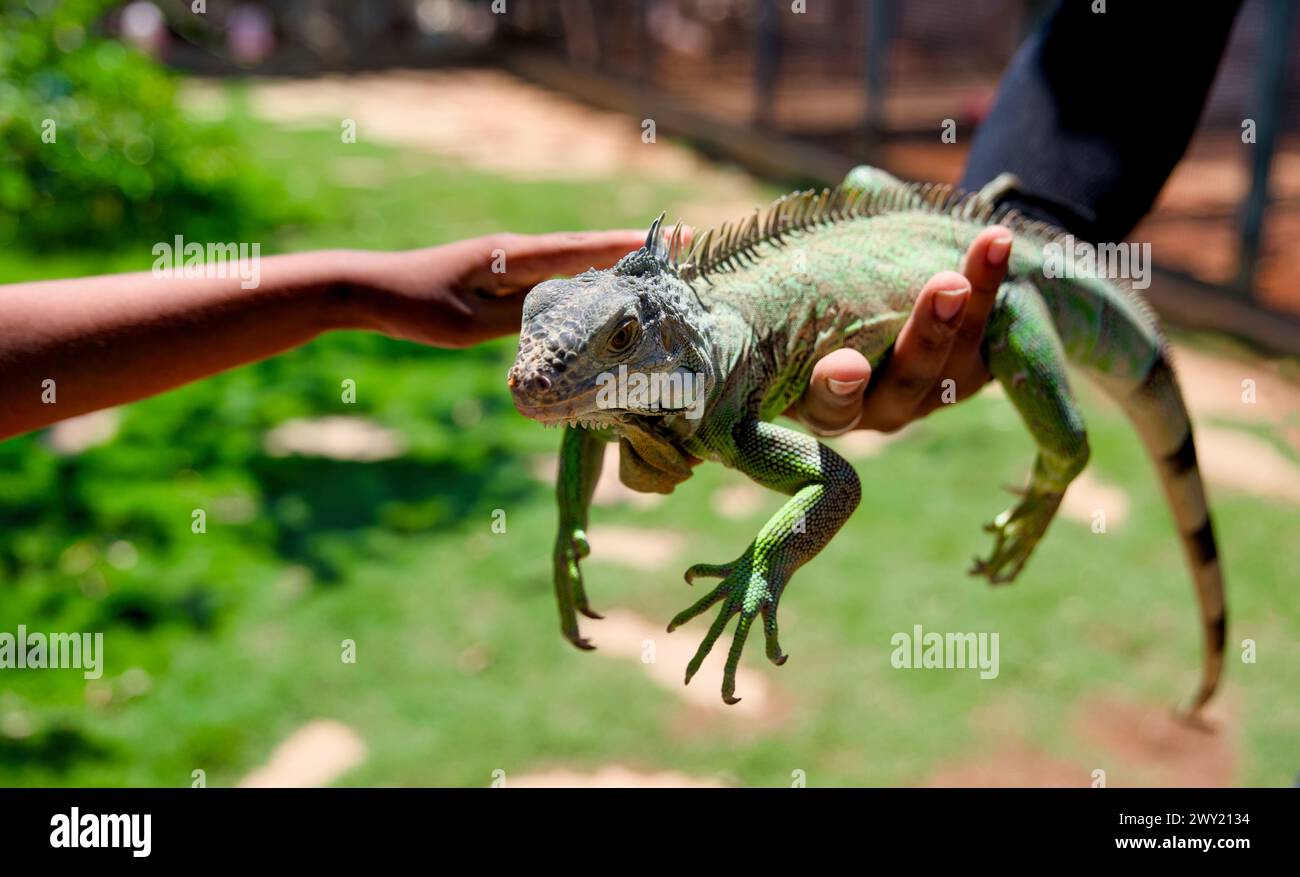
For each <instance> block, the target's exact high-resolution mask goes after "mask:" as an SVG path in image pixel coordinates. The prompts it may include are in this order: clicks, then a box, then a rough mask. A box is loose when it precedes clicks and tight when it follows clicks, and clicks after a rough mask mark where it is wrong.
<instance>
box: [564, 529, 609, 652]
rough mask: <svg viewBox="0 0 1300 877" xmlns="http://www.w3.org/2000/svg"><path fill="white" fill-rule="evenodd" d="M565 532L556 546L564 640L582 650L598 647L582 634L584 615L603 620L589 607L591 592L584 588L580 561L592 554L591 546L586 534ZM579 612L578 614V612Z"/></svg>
mask: <svg viewBox="0 0 1300 877" xmlns="http://www.w3.org/2000/svg"><path fill="white" fill-rule="evenodd" d="M568 534H569V535H568V537H567V538H566V537H565V535H564V532H563V531H562V532H561V534H560V538H559V539H558V540H556V544H555V558H554V561H555V582H556V597H557V599H558V601H559V606H560V629H561V630H562V631H563V633H564V638H565V639H567V640H568V641H569V642H571V643H573V644H574V645H575V646H577V647H578V648H580V649H584V650H588V651H589V650H591V649H594V648H596V647H595V646H593V645H592V644H591V641H590V640H588V639H587V638H586V637H584V636H582V635H580V634H579V633H578V616H577V614H576V612H581V613H582V614H583V615H585V616H587V617H588V618H601V617H602V616H600V615H599V614H597V613H596V612H593V611H592V610H591V607H590V606H589V605H588V604H587V591H586V589H584V588H583V586H582V569H581V567H579V565H578V564H579V562H580V561H581V560H582V559H583V558H584V557H586V556H587V555H588V554H591V544H590V543H589V542H588V541H587V533H586V531H584V530H582V529H579V528H576V527H575V528H573V529H570V530H568ZM575 610H576V612H575Z"/></svg>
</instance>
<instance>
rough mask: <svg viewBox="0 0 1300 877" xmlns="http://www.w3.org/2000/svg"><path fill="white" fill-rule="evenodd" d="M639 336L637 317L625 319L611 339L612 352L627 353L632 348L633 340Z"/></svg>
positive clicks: (610, 350) (610, 347) (610, 349)
mask: <svg viewBox="0 0 1300 877" xmlns="http://www.w3.org/2000/svg"><path fill="white" fill-rule="evenodd" d="M636 338H637V322H636V317H629V318H628V319H626V320H624V321H623V325H621V326H619V327H618V329H617V330H615V332H614V334H613V335H611V336H610V339H609V352H610V353H627V351H628V350H630V349H631V347H632V344H633V342H635V341H636Z"/></svg>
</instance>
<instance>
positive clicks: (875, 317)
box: [509, 167, 1225, 711]
mask: <svg viewBox="0 0 1300 877" xmlns="http://www.w3.org/2000/svg"><path fill="white" fill-rule="evenodd" d="M1014 185H1015V183H1014V180H1010V179H999V180H998V181H995V183H994V184H991V185H990V187H987V188H986V189H985V190H984V191H983V192H981V193H978V194H973V195H967V196H964V197H958V196H957V195H955V194H954V193H952V192H951V191H950V190H948V189H946V188H944V187H937V186H917V185H913V184H904V183H901V182H899V181H897V180H895V179H894V178H892V177H890V176H889V175H887V174H885V173H883V172H881V171H878V170H875V169H872V168H866V167H863V168H858V169H856V170H854V171H853V172H852V173H851V174H850V175H849V177H848V179H846V180H845V182H844V184H842V185H841V186H839V187H837V188H836V189H833V190H827V191H823V192H821V193H813V192H802V193H796V194H794V195H790V196H787V197H785V198H782V199H780V200H778V201H777V202H776V203H775V204H773V205H772V206H771V207H770V208H768V209H767V210H766V211H759V212H756V213H755V214H754V215H753V216H751V217H749V218H748V219H747V220H743V221H741V222H739V223H736V224H734V225H727V226H723V228H722V229H721V230H719V231H709V232H706V233H705V234H702V235H700V236H698V237H697V238H696V240H695V243H694V246H693V247H692V248H691V251H690V252H689V253H687V254H684V253H682V252H681V250H682V249H683V248H682V247H681V238H680V233H678V232H675V233H674V234H673V235H672V237H671V239H670V241H669V242H668V243H667V244H665V243H664V241H663V239H662V238H661V236H660V230H659V222H658V221H656V222H655V224H654V226H653V227H652V228H651V229H650V234H649V236H648V237H647V238H646V244H645V246H644V247H643V248H641V249H640V250H637V251H635V252H633V253H630V254H628V255H627V256H626V257H624V258H623V259H622V260H621V261H620V262H619V263H618V264H617V265H616V266H615V267H614V268H612V269H610V270H608V271H594V270H593V271H588V272H586V273H585V274H582V275H579V276H577V277H574V278H571V279H565V280H552V281H548V282H546V283H542V284H540V285H539V286H537V287H536V288H535V289H534V290H533V291H532V292H531V293H529V295H528V297H527V298H526V300H525V302H524V313H523V326H522V329H521V332H520V343H519V354H518V357H517V359H516V361H515V364H514V366H513V368H512V369H511V370H510V378H509V384H510V387H511V389H512V392H513V395H514V401H515V405H516V407H517V408H518V409H519V410H520V411H521V412H522V413H523V414H525V415H527V416H528V417H531V418H533V419H535V420H538V421H542V422H544V423H549V424H561V425H563V426H564V427H565V429H564V439H563V443H562V445H561V451H560V475H559V484H558V489H557V493H558V499H559V508H560V533H559V538H558V540H557V542H556V546H555V555H554V573H555V593H556V599H557V600H558V603H559V610H560V624H561V629H562V630H563V632H564V635H565V637H567V638H568V639H569V640H570V641H571V642H573V643H574V644H575V645H577V646H579V647H581V648H590V645H589V644H588V643H587V641H586V640H585V639H583V638H582V637H581V636H580V634H579V631H578V622H577V615H576V613H577V612H582V613H583V614H584V615H587V616H589V617H592V618H598V617H599V616H598V615H595V614H594V613H593V612H592V611H591V610H590V608H589V607H588V604H587V597H586V594H585V592H584V589H583V584H582V576H581V572H580V570H579V566H578V564H579V561H580V560H581V559H582V558H583V557H585V556H586V555H587V553H588V551H589V548H588V545H587V539H586V534H585V530H586V527H587V510H588V505H589V502H590V499H591V494H592V490H593V488H594V486H595V483H596V479H597V476H598V475H599V472H600V466H601V461H602V459H603V456H604V455H603V453H602V448H603V446H604V444H605V442H608V441H618V442H619V444H620V473H619V474H620V477H621V478H622V480H623V481H624V482H625V483H626V484H628V485H629V486H631V487H633V488H635V489H637V490H641V491H657V492H662V493H668V492H670V491H671V490H672V489H673V487H674V486H675V485H676V484H678V483H680V482H681V481H683V480H685V479H686V478H688V477H689V476H690V474H691V467H692V465H693V464H694V463H695V462H698V461H700V460H712V461H716V462H720V463H723V464H725V465H727V466H731V467H733V468H735V469H738V470H740V471H741V472H743V473H745V474H746V475H748V476H749V477H750V478H751V479H753V480H754V481H756V482H757V483H759V484H761V485H763V486H765V487H769V488H771V489H773V490H777V491H780V492H781V493H784V494H786V495H787V496H789V497H790V499H789V500H788V501H787V502H786V504H785V505H784V506H783V507H782V508H781V510H780V511H778V512H777V513H776V514H775V515H774V516H773V517H772V518H771V520H769V521H768V522H767V523H766V524H765V525H764V526H763V528H762V529H761V530H760V531H759V533H758V535H757V536H756V537H755V539H754V541H753V542H752V543H751V544H750V546H749V547H748V548H747V549H745V551H744V553H743V554H741V555H740V557H738V558H736V559H735V560H733V561H731V562H730V563H723V564H716V565H715V564H697V565H696V566H693V567H691V568H690V569H689V570H687V571H686V580H687V581H688V582H689V581H692V580H693V579H694V578H696V577H699V576H709V577H715V578H720V579H721V580H722V582H721V584H720V585H718V586H717V587H716V588H714V589H713V590H712V591H711V592H710V593H709V594H708V595H706V596H705V597H703V598H702V599H701V600H699V601H698V602H697V603H696V604H695V605H694V606H692V607H690V608H689V609H687V610H685V611H684V612H682V613H680V614H679V615H678V616H677V617H676V618H674V619H673V620H672V623H671V624H670V625H669V627H668V629H669V630H670V631H671V630H673V629H674V628H676V627H677V626H679V625H681V624H684V623H686V622H687V621H689V620H690V619H692V618H694V617H695V616H697V615H699V614H701V613H703V612H704V611H705V610H707V609H709V608H710V607H712V606H714V605H715V604H721V610H720V611H719V612H718V614H717V617H716V619H715V620H714V622H713V625H712V627H710V629H709V631H708V633H707V634H706V635H705V637H704V641H703V642H702V643H701V644H700V647H699V650H698V651H697V652H696V654H695V657H694V658H693V659H692V660H691V662H690V664H689V665H688V667H687V669H686V680H687V682H689V681H690V679H691V676H692V675H694V673H695V672H696V670H698V669H699V666H700V664H701V662H702V661H703V660H704V657H705V656H706V655H707V654H708V653H709V651H710V649H711V648H712V647H713V644H714V643H715V642H716V640H717V639H718V637H719V636H720V635H721V634H722V631H723V628H724V626H725V625H726V624H727V622H728V620H729V619H730V618H731V616H733V615H738V616H739V617H740V618H739V621H738V623H737V626H736V629H735V633H734V635H733V637H732V642H731V649H730V652H729V654H728V656H727V662H726V670H725V672H724V676H723V681H722V696H723V699H724V700H726V701H727V702H728V703H734V702H735V700H736V698H735V697H734V692H735V674H736V668H737V665H738V662H739V660H740V654H741V650H742V649H743V647H744V644H745V640H746V637H747V636H748V635H749V631H750V627H751V626H752V625H753V623H754V621H755V620H756V619H758V618H761V619H762V626H763V632H764V635H765V637H766V641H767V656H768V657H769V658H770V659H771V660H772V661H774V662H776V663H777V664H781V663H783V662H784V661H785V654H784V653H783V652H782V651H781V646H780V644H779V642H778V640H777V607H778V604H779V602H780V599H781V596H782V594H783V593H784V591H785V586H786V583H787V582H788V581H789V580H790V576H791V575H792V574H793V573H794V571H795V570H796V569H798V568H799V567H800V566H802V565H803V564H804V563H806V562H807V561H808V560H810V559H811V558H812V557H814V556H816V555H817V553H818V552H819V551H821V549H822V548H823V547H824V546H825V545H826V544H827V543H828V542H829V541H830V539H831V537H832V536H834V535H835V532H836V531H837V530H839V528H840V527H841V526H842V525H843V524H844V522H845V520H847V519H848V517H849V515H850V514H852V512H853V510H854V508H856V506H857V504H858V500H859V498H860V495H861V488H860V485H859V482H858V477H857V474H856V473H855V472H854V470H853V467H852V466H850V465H849V464H848V462H846V461H845V460H844V459H843V458H842V457H840V456H839V454H837V453H835V452H834V451H833V450H831V449H830V448H828V447H826V446H825V445H824V444H822V443H821V442H819V441H818V440H817V439H816V438H814V437H812V436H809V435H806V434H804V433H802V432H798V431H796V430H794V429H790V428H787V427H784V426H779V425H777V424H774V423H772V422H770V421H771V420H772V419H773V418H774V417H776V416H777V415H778V414H780V413H781V412H783V411H785V410H786V409H787V408H788V407H789V406H790V405H791V404H792V403H794V402H795V401H796V399H797V398H798V397H799V396H800V394H801V393H802V392H803V390H804V389H805V388H806V387H807V386H808V381H809V378H810V376H811V373H812V369H813V365H814V364H815V363H816V362H817V360H818V359H819V358H820V357H822V356H823V355H825V354H826V353H829V352H830V351H832V350H835V349H837V348H839V347H852V348H854V349H856V350H858V351H860V352H861V353H862V354H863V355H864V356H866V357H867V359H869V360H870V361H871V363H872V364H873V365H876V364H878V363H880V362H881V361H882V359H883V358H884V357H885V356H886V355H887V353H888V352H889V351H890V349H891V347H892V345H893V343H894V339H895V337H896V336H897V335H898V332H899V330H900V329H901V328H902V326H903V324H904V322H905V320H906V319H907V317H908V315H909V314H910V312H911V310H912V305H913V302H914V301H915V298H916V296H917V294H918V293H919V291H920V290H921V287H922V286H923V284H924V283H925V282H926V280H927V279H928V278H929V277H930V276H931V275H933V274H934V273H935V272H937V271H939V270H941V269H945V268H959V267H960V265H961V261H962V257H963V256H964V254H965V252H966V249H967V247H968V245H969V244H970V242H971V240H972V239H973V238H974V237H975V236H976V235H977V234H978V233H979V232H980V231H981V230H982V229H983V228H985V227H986V226H987V225H989V224H991V223H994V222H1000V223H1002V224H1003V225H1006V226H1008V227H1009V228H1010V229H1011V230H1012V231H1013V233H1014V243H1013V246H1012V251H1011V257H1010V261H1009V265H1008V271H1007V277H1006V280H1005V282H1004V283H1003V284H1002V286H1001V288H1000V290H999V292H998V296H997V301H996V304H995V306H994V309H993V312H992V314H991V316H990V318H989V321H988V326H987V329H986V332H985V337H984V343H983V350H984V354H985V359H986V361H987V364H988V368H989V371H990V372H991V373H992V375H993V377H994V378H995V379H997V380H998V381H999V382H1000V383H1001V384H1002V387H1003V389H1004V390H1005V391H1006V395H1007V397H1008V398H1009V399H1010V400H1011V402H1012V404H1013V405H1014V406H1015V407H1016V409H1017V410H1018V411H1019V412H1020V415H1021V417H1022V418H1023V420H1024V423H1025V426H1026V427H1027V428H1028V430H1029V432H1030V433H1031V434H1032V435H1033V437H1034V440H1035V442H1036V444H1037V447H1038V455H1037V459H1036V460H1035V462H1034V467H1033V471H1032V474H1031V475H1030V477H1029V482H1028V484H1027V486H1026V487H1025V490H1024V492H1023V494H1022V496H1021V498H1020V500H1019V502H1018V503H1016V505H1015V506H1014V507H1013V508H1011V509H1008V510H1007V511H1004V512H1002V513H1001V514H1000V515H998V516H997V517H996V518H994V520H993V522H992V523H991V524H989V525H988V527H987V528H986V529H988V530H989V531H991V532H992V533H993V534H994V540H995V541H994V546H993V550H992V553H991V554H990V556H989V557H988V558H987V559H985V560H980V561H977V562H976V564H975V567H974V568H973V569H972V572H973V573H975V574H977V575H981V576H984V577H986V578H988V579H989V581H990V582H994V583H999V582H1006V581H1010V580H1011V579H1012V578H1014V577H1015V576H1016V575H1017V574H1018V573H1019V572H1020V570H1021V569H1022V568H1023V567H1024V564H1025V561H1026V560H1027V559H1028V557H1029V555H1030V553H1031V552H1032V551H1033V548H1034V546H1035V545H1036V544H1037V543H1038V541H1039V540H1040V539H1041V538H1042V536H1043V533H1044V532H1045V531H1046V529H1047V526H1048V524H1049V523H1051V520H1052V518H1053V516H1054V515H1055V514H1056V510H1057V508H1058V506H1059V505H1060V503H1061V497H1062V495H1063V494H1064V493H1065V489H1066V487H1067V486H1068V485H1069V484H1070V482H1071V480H1072V479H1073V478H1074V477H1075V476H1076V475H1078V474H1079V472H1080V471H1081V470H1082V469H1083V467H1084V465H1085V464H1086V463H1087V462H1088V439H1087V435H1086V433H1085V431H1084V424H1083V419H1082V417H1081V416H1080V413H1079V409H1078V405H1077V404H1076V402H1075V398H1074V393H1073V392H1072V391H1071V389H1070V385H1069V382H1068V380H1067V377H1066V363H1067V362H1069V363H1072V364H1073V365H1075V366H1077V367H1079V368H1080V369H1082V370H1083V371H1084V372H1086V373H1087V374H1088V375H1089V376H1091V377H1092V378H1094V379H1095V380H1096V381H1097V382H1098V384H1099V385H1100V386H1101V388H1102V389H1103V390H1104V391H1105V392H1106V393H1107V394H1108V395H1110V396H1111V397H1112V398H1114V399H1115V400H1116V401H1117V402H1118V403H1119V404H1120V406H1121V407H1122V408H1123V410H1124V411H1125V412H1126V413H1127V414H1128V416H1129V418H1130V419H1131V420H1132V422H1133V423H1134V425H1135V427H1136V428H1137V431H1138V432H1139V434H1140V435H1141V437H1142V441H1143V442H1144V444H1145V445H1146V447H1147V449H1148V451H1149V452H1150V453H1151V455H1152V457H1153V458H1154V460H1155V462H1156V464H1157V467H1158V469H1159V473H1160V478H1161V481H1162V483H1163V485H1164V488H1165V492H1166V495H1167V498H1168V501H1169V505H1170V508H1171V509H1172V511H1173V515H1174V520H1175V521H1176V523H1177V526H1178V529H1179V531H1180V533H1181V534H1182V541H1183V546H1184V549H1185V551H1186V554H1187V557H1188V559H1189V561H1190V564H1191V569H1192V575H1193V577H1194V579H1195V583H1196V591H1197V596H1198V598H1199V604H1200V611H1201V620H1202V623H1203V626H1204V637H1205V664H1204V669H1203V674H1202V677H1201V682H1200V687H1199V689H1198V691H1197V693H1196V695H1195V698H1194V700H1193V703H1192V710H1193V711H1195V710H1198V709H1199V708H1200V707H1201V706H1202V705H1204V704H1205V702H1206V701H1207V700H1208V699H1209V698H1210V696H1211V695H1212V694H1213V693H1214V690H1215V687H1216V686H1217V684H1218V680H1219V675H1220V671H1221V668H1222V664H1223V648H1224V638H1225V611H1224V600H1223V581H1222V575H1221V572H1220V566H1219V561H1218V557H1217V550H1216V547H1215V540H1214V531H1213V528H1212V526H1211V523H1210V518H1209V513H1208V507H1207V504H1206V498H1205V493H1204V490H1203V488H1202V485H1201V477H1200V473H1199V470H1198V468H1197V463H1196V448H1195V444H1194V443H1193V440H1192V430H1191V423H1190V421H1189V419H1188V415H1187V409H1186V406H1185V405H1184V403H1183V399H1182V396H1181V394H1180V392H1179V389H1178V385H1177V382H1176V381H1175V379H1174V373H1173V371H1172V370H1171V368H1170V364H1169V351H1168V346H1167V344H1166V342H1165V340H1164V338H1163V336H1162V335H1161V332H1160V329H1159V327H1158V326H1157V324H1156V320H1155V318H1154V316H1153V315H1152V313H1151V311H1150V310H1149V309H1148V308H1147V306H1146V305H1145V303H1144V302H1143V301H1142V300H1141V298H1140V297H1139V296H1138V295H1137V293H1135V292H1134V291H1133V290H1131V289H1128V288H1126V287H1121V286H1120V285H1118V283H1117V282H1112V281H1108V280H1102V279H1090V278H1087V277H1071V278H1070V279H1064V278H1055V277H1049V276H1047V273H1045V271H1044V247H1045V246H1047V245H1048V244H1050V243H1052V242H1053V241H1054V240H1056V239H1057V237H1058V236H1059V235H1060V234H1061V233H1060V232H1059V231H1058V230H1056V229H1054V228H1052V227H1050V226H1047V225H1044V224H1041V223H1036V222H1029V221H1026V220H1023V219H1019V218H1017V217H1016V216H1015V215H1014V214H1011V213H1008V212H1007V211H1005V210H1003V209H1001V208H998V207H996V206H995V203H994V202H995V199H996V197H997V196H998V195H999V194H1000V193H1001V192H1002V191H1005V190H1006V189H1007V188H1010V187H1013V186H1014ZM1076 273H1085V272H1076ZM636 381H639V382H640V383H639V384H638V386H639V387H640V388H641V390H644V389H645V387H646V386H649V387H651V388H653V391H651V392H624V391H626V390H628V389H629V387H630V385H631V384H632V383H633V382H636ZM616 385H617V386H616Z"/></svg>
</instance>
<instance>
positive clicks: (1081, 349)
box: [1040, 279, 1227, 716]
mask: <svg viewBox="0 0 1300 877" xmlns="http://www.w3.org/2000/svg"><path fill="white" fill-rule="evenodd" d="M1040 282H1041V283H1042V284H1043V290H1042V291H1043V293H1044V297H1045V298H1046V299H1047V300H1048V302H1049V307H1052V308H1053V311H1054V313H1055V321H1056V322H1057V328H1058V331H1059V332H1060V334H1061V339H1062V341H1063V342H1064V344H1065V347H1066V352H1067V356H1068V357H1069V359H1070V360H1072V361H1073V362H1075V363H1076V364H1078V365H1080V366H1082V367H1083V368H1084V369H1086V370H1087V371H1088V372H1089V375H1090V377H1093V378H1094V379H1095V380H1096V383H1097V384H1098V385H1099V386H1100V387H1101V388H1102V389H1103V390H1104V391H1105V392H1106V394H1107V395H1109V396H1110V397H1111V398H1113V399H1114V400H1115V401H1116V402H1118V403H1119V405H1120V407H1121V408H1122V409H1123V410H1124V412H1125V414H1127V415H1128V418H1129V420H1130V421H1131V422H1132V423H1133V425H1134V428H1135V429H1136V431H1137V433H1138V435H1139V436H1140V437H1141V439H1142V443H1143V445H1145V446H1146V449H1147V452H1148V453H1149V454H1150V455H1151V457H1152V459H1153V460H1154V461H1155V464H1156V468H1157V470H1158V472H1159V475H1160V481H1161V484H1162V486H1163V487H1164V492H1165V497H1166V499H1167V500H1168V503H1169V508H1170V510H1171V511H1172V513H1173V517H1174V521H1175V523H1176V524H1177V526H1178V532H1179V534H1180V535H1181V537H1182V542H1183V550H1184V552H1185V554H1186V555H1187V561H1188V564H1189V566H1190V567H1191V572H1192V578H1193V581H1194V582H1195V585H1196V596H1197V600H1198V602H1199V604H1200V614H1201V624H1202V628H1203V632H1204V638H1205V658H1204V666H1203V669H1202V674H1201V683H1200V687H1199V688H1198V689H1197V692H1196V696H1195V698H1194V699H1193V701H1192V703H1191V706H1190V708H1189V711H1188V712H1189V714H1190V715H1193V716H1195V715H1196V713H1198V712H1199V710H1200V709H1201V707H1203V706H1204V705H1205V703H1206V702H1207V701H1208V700H1209V699H1210V697H1211V696H1213V694H1214V691H1215V689H1216V688H1217V687H1218V684H1219V677H1220V675H1221V673H1222V671H1223V656H1224V645H1225V640H1226V636H1227V614H1226V609H1225V603H1224V591H1223V573H1222V569H1221V567H1220V564H1219V552H1218V547H1217V546H1216V544H1215V541H1214V527H1213V525H1212V524H1211V522H1210V515H1209V505H1208V503H1207V500H1206V497H1205V488H1204V485H1202V483H1201V473H1200V469H1199V467H1198V466H1197V462H1196V443H1195V441H1194V439H1193V438H1192V424H1191V419H1190V417H1189V416H1188V413H1187V406H1186V405H1185V403H1184V401H1183V395H1182V392H1181V391H1180V390H1179V387H1178V381H1177V379H1176V378H1175V376H1174V371H1173V368H1172V367H1171V365H1170V358H1169V345H1168V342H1167V341H1166V340H1165V339H1164V337H1163V335H1162V334H1161V332H1160V330H1159V327H1158V325H1157V323H1156V320H1155V316H1154V315H1153V314H1152V313H1151V311H1150V309H1149V307H1148V306H1147V304H1146V302H1145V301H1143V300H1142V299H1141V298H1140V297H1139V296H1138V294H1137V293H1136V292H1134V291H1132V290H1131V289H1127V288H1124V287H1121V286H1117V285H1114V284H1112V283H1108V282H1104V281H1101V280H1094V279H1075V280H1072V281H1061V280H1046V281H1043V280H1042V279H1040Z"/></svg>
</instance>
